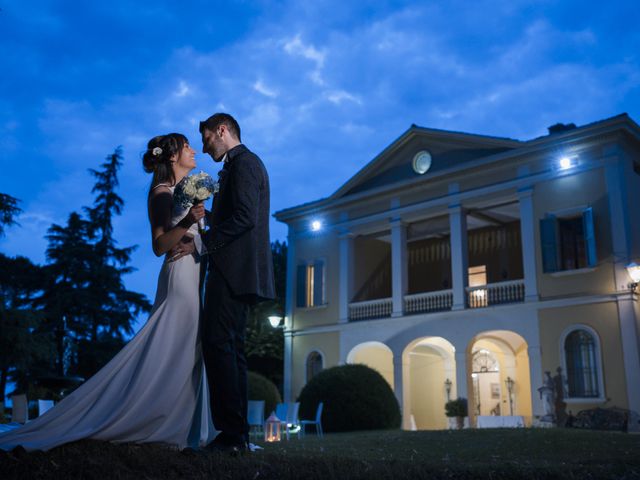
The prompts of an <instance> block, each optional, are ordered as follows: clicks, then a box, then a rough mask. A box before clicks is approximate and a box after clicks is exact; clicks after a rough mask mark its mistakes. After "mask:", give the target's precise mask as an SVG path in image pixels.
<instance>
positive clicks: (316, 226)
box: [311, 220, 322, 232]
mask: <svg viewBox="0 0 640 480" xmlns="http://www.w3.org/2000/svg"><path fill="white" fill-rule="evenodd" d="M321 228H322V222H320V220H314V221H313V222H311V230H313V231H314V232H318V231H320V229H321Z"/></svg>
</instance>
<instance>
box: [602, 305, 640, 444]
mask: <svg viewBox="0 0 640 480" xmlns="http://www.w3.org/2000/svg"><path fill="white" fill-rule="evenodd" d="M634 297H635V295H633V294H629V295H625V296H624V297H619V298H618V315H619V316H620V336H621V338H622V357H623V360H624V375H625V380H626V384H627V401H628V402H629V410H633V411H635V412H640V352H639V351H638V338H639V337H638V319H637V318H636V311H635V306H634V303H635V300H634ZM604 368H606V364H605V366H604ZM600 374H601V375H603V374H604V372H600ZM632 426H633V427H635V428H634V429H633V431H638V429H639V426H638V425H629V427H630V431H631V427H632Z"/></svg>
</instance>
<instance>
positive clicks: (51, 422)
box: [0, 133, 217, 450]
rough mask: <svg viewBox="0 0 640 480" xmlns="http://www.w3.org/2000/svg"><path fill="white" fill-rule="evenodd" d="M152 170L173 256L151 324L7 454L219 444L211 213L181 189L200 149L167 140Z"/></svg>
mask: <svg viewBox="0 0 640 480" xmlns="http://www.w3.org/2000/svg"><path fill="white" fill-rule="evenodd" d="M143 165H144V169H145V171H146V172H148V173H152V174H153V180H152V183H151V190H150V192H149V202H148V209H149V220H150V223H151V235H152V239H153V252H154V253H155V254H156V255H158V256H160V255H165V260H164V263H163V264H162V269H161V270H160V275H159V278H158V287H157V292H156V298H155V301H154V304H153V308H152V310H151V314H150V316H149V319H148V321H147V323H146V324H145V325H144V327H143V328H142V329H141V330H140V331H139V332H138V334H137V335H136V336H135V337H133V338H132V339H131V341H130V342H129V343H128V344H127V345H126V346H125V347H124V348H123V349H122V350H121V351H120V352H119V353H118V354H117V355H116V356H115V357H114V358H113V359H112V360H111V361H110V362H109V363H108V364H107V365H105V366H104V367H103V368H102V369H101V370H100V371H99V372H97V373H96V374H95V375H94V376H93V377H91V378H90V379H89V380H87V381H86V382H85V383H84V384H83V385H81V386H80V387H79V388H78V389H76V390H75V391H74V392H72V393H71V394H70V395H68V396H67V397H65V398H64V399H63V400H62V401H61V402H60V403H59V404H58V405H56V406H55V407H54V408H53V409H51V410H49V411H48V412H46V413H45V414H43V415H42V416H40V417H38V418H37V419H35V420H33V421H31V422H29V423H27V424H25V425H24V426H21V427H19V428H17V429H15V430H12V431H9V432H7V433H4V434H0V448H1V449H4V450H11V449H13V448H14V447H17V446H19V445H20V446H22V447H24V448H25V449H26V450H49V449H51V448H54V447H56V446H58V445H62V444H64V443H68V442H73V441H75V440H80V439H87V438H90V439H96V440H108V441H112V442H135V443H146V442H162V443H166V444H171V445H174V446H177V447H179V448H185V447H198V446H200V445H206V444H207V443H209V442H210V441H211V440H212V439H213V438H214V437H215V434H216V433H217V432H215V431H214V427H213V424H212V421H211V415H210V413H209V398H208V396H209V393H208V389H207V383H206V380H205V379H206V375H204V371H203V370H204V363H203V360H202V353H201V348H200V341H199V316H200V297H199V279H200V266H199V263H198V260H197V255H198V254H197V252H194V251H193V250H194V246H195V249H196V250H198V249H199V248H201V242H200V238H199V235H198V228H197V223H196V222H197V221H198V220H199V219H200V218H202V217H203V216H204V206H203V205H202V204H199V205H197V206H194V207H191V208H190V209H183V208H181V207H180V206H174V205H173V189H174V186H175V185H176V184H177V183H178V182H179V181H180V180H181V179H182V178H184V177H185V176H186V175H187V174H188V173H189V172H190V171H191V170H192V169H193V168H195V166H196V164H195V151H194V150H193V149H192V148H191V146H190V145H189V142H188V140H187V138H186V137H185V136H184V135H182V134H179V133H170V134H168V135H160V136H157V137H154V138H152V139H151V140H150V141H149V143H148V145H147V151H146V153H145V154H144V156H143ZM194 244H195V245H194Z"/></svg>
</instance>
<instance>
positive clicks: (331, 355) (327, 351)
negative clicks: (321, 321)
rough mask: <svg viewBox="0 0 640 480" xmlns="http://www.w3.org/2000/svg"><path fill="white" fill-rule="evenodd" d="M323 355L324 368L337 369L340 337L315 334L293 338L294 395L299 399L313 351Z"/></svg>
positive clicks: (333, 334) (336, 334) (331, 334)
mask: <svg viewBox="0 0 640 480" xmlns="http://www.w3.org/2000/svg"><path fill="white" fill-rule="evenodd" d="M314 350H315V351H319V352H321V353H322V354H323V362H324V363H323V368H325V369H326V368H330V367H335V366H337V365H338V362H339V361H340V335H339V334H338V333H315V334H312V335H297V336H294V337H293V356H292V361H293V362H292V363H293V369H292V390H291V392H292V395H293V398H297V397H298V395H300V391H301V390H302V387H304V385H305V383H306V376H307V357H308V356H309V353H311V352H312V351H314Z"/></svg>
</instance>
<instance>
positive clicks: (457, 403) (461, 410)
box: [444, 397, 469, 430]
mask: <svg viewBox="0 0 640 480" xmlns="http://www.w3.org/2000/svg"><path fill="white" fill-rule="evenodd" d="M444 413H445V415H446V416H447V417H449V418H455V419H456V426H457V427H458V430H461V429H462V427H463V426H464V417H466V416H467V415H468V414H469V412H468V410H467V399H466V398H460V397H458V398H456V399H455V400H449V401H448V402H447V403H445V405H444Z"/></svg>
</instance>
